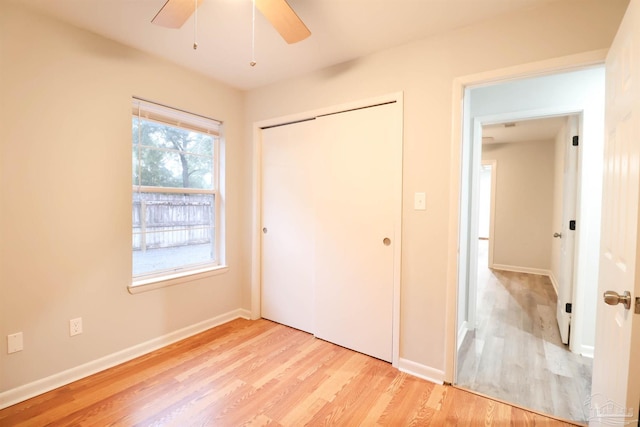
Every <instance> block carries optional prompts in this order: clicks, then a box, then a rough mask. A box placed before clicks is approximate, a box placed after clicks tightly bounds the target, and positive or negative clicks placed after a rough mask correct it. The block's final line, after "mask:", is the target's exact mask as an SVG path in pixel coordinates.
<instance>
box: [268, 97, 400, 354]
mask: <svg viewBox="0 0 640 427" xmlns="http://www.w3.org/2000/svg"><path fill="white" fill-rule="evenodd" d="M401 118H402V114H401V105H399V103H397V102H391V103H387V104H383V105H376V106H371V107H367V108H359V109H355V110H349V111H345V112H339V113H334V114H328V115H322V116H318V117H313V118H311V119H309V120H306V121H301V122H297V123H291V124H286V125H280V126H274V127H270V128H266V129H262V158H261V161H262V180H261V182H262V197H261V199H262V206H261V214H262V227H263V228H262V233H263V234H262V248H261V253H262V265H261V269H262V270H261V271H262V277H261V283H262V289H261V295H262V299H261V312H262V317H264V318H266V319H270V320H273V321H276V322H279V323H283V324H285V325H288V326H291V327H294V328H298V329H301V330H304V331H307V332H310V333H312V334H315V335H316V336H317V337H318V338H321V339H324V340H327V341H330V342H333V343H335V344H338V345H341V346H344V347H347V348H350V349H353V350H356V351H359V352H361V353H364V354H368V355H371V356H374V357H377V358H379V359H382V360H386V361H392V357H393V333H394V298H397V296H396V293H397V292H396V287H397V285H396V287H394V283H396V284H397V282H398V281H399V280H398V279H399V275H398V272H397V268H399V246H398V245H399V244H400V218H401V190H402V189H401V169H402V165H401V163H402V124H401Z"/></svg>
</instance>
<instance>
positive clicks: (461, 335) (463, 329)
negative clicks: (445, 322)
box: [456, 320, 469, 351]
mask: <svg viewBox="0 0 640 427" xmlns="http://www.w3.org/2000/svg"><path fill="white" fill-rule="evenodd" d="M467 332H469V322H467V321H466V320H465V321H463V322H462V325H460V329H458V342H457V343H456V346H457V348H458V351H460V346H461V345H462V342H463V341H464V338H465V337H466V336H467Z"/></svg>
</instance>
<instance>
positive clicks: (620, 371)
mask: <svg viewBox="0 0 640 427" xmlns="http://www.w3.org/2000/svg"><path fill="white" fill-rule="evenodd" d="M606 73H607V77H606V79H607V86H606V91H607V93H606V105H605V106H606V117H605V132H606V137H605V156H604V185H603V210H602V244H601V256H600V278H599V284H598V289H599V293H600V295H599V299H600V300H599V302H598V309H597V326H596V350H595V357H594V364H593V385H592V394H593V395H592V398H591V401H590V409H591V422H590V425H612V423H614V424H617V425H622V424H624V423H626V422H628V423H629V424H630V425H637V423H638V421H637V420H638V406H639V403H640V315H639V314H634V301H635V298H636V297H639V296H640V264H639V263H638V254H639V253H638V246H637V244H638V219H639V217H638V197H639V193H638V186H639V182H640V172H639V167H640V0H631V2H630V3H629V7H628V9H627V13H626V14H625V17H624V19H623V21H622V24H621V26H620V28H619V30H618V34H617V35H616V37H615V40H614V42H613V45H612V46H611V50H610V51H609V55H608V57H607V68H606ZM607 290H612V291H615V292H617V293H619V294H622V293H624V292H625V291H629V292H630V293H631V298H632V301H631V309H630V310H627V309H626V308H625V307H624V306H623V305H622V304H618V305H615V306H610V305H606V304H605V303H604V302H603V300H602V295H603V293H604V292H605V291H607ZM623 421H624V423H623Z"/></svg>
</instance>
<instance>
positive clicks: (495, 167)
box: [482, 160, 498, 268]
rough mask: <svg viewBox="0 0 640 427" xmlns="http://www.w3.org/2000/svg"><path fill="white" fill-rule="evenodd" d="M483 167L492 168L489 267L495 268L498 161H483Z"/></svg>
mask: <svg viewBox="0 0 640 427" xmlns="http://www.w3.org/2000/svg"><path fill="white" fill-rule="evenodd" d="M482 164H483V165H489V166H491V201H490V204H491V212H490V213H489V267H490V268H493V253H494V243H495V241H496V239H495V234H496V232H495V230H496V228H495V222H496V193H497V191H498V161H497V160H483V161H482Z"/></svg>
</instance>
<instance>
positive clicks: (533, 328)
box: [457, 241, 592, 422]
mask: <svg viewBox="0 0 640 427" xmlns="http://www.w3.org/2000/svg"><path fill="white" fill-rule="evenodd" d="M486 250H487V242H482V241H481V242H480V255H481V259H480V260H479V262H478V265H479V268H478V270H479V272H478V273H479V280H478V304H477V328H476V330H475V331H473V332H471V333H469V334H467V337H466V338H465V340H464V341H463V343H462V345H461V347H460V350H459V353H458V383H457V384H458V385H459V386H461V387H465V388H468V389H470V390H474V391H477V392H480V393H483V394H485V395H488V396H492V397H495V398H498V399H501V400H506V401H509V402H512V403H515V404H517V405H520V406H523V407H526V408H531V409H533V410H536V411H540V412H543V413H547V414H552V415H554V416H557V417H560V418H563V419H570V420H575V421H580V422H584V421H586V415H585V413H588V411H586V410H585V406H584V403H585V402H586V400H587V398H588V397H589V396H590V394H591V369H592V368H591V367H592V359H590V358H586V357H582V356H580V355H577V354H574V353H571V352H570V351H569V349H568V346H566V345H564V344H562V342H561V340H560V331H559V330H558V325H557V322H556V318H555V310H556V295H555V292H554V290H553V286H552V285H551V281H550V280H549V278H548V277H546V276H538V275H532V274H524V273H512V272H507V271H498V270H495V271H492V270H490V269H489V268H487V267H486V265H487V261H486V258H485V257H486Z"/></svg>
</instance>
